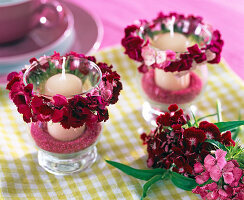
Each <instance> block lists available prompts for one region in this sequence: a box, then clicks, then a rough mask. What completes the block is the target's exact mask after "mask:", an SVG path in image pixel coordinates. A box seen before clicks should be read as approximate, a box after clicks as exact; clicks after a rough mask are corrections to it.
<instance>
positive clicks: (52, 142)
mask: <svg viewBox="0 0 244 200" xmlns="http://www.w3.org/2000/svg"><path fill="white" fill-rule="evenodd" d="M101 130H102V126H101V124H100V123H96V124H92V125H90V126H89V125H87V126H86V129H85V131H84V133H83V134H82V135H81V136H80V137H78V138H76V139H75V140H72V141H60V140H56V139H55V138H53V137H52V136H51V135H49V133H48V132H47V124H46V123H42V122H36V123H32V124H31V135H32V137H33V139H34V140H35V143H36V145H37V146H38V147H40V148H41V149H43V150H45V151H48V152H52V153H63V154H68V153H75V152H78V151H80V150H83V149H85V148H87V147H89V146H91V145H92V144H93V143H95V141H96V140H97V138H98V136H99V135H100V132H101Z"/></svg>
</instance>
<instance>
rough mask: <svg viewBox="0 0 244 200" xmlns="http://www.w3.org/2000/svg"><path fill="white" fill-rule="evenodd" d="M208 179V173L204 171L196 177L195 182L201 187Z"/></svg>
mask: <svg viewBox="0 0 244 200" xmlns="http://www.w3.org/2000/svg"><path fill="white" fill-rule="evenodd" d="M209 178H210V175H209V173H208V172H207V171H205V172H203V173H202V174H201V175H198V176H196V182H197V183H198V184H200V185H201V184H203V183H205V182H206V181H207V180H208V179H209Z"/></svg>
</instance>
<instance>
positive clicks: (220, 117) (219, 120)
mask: <svg viewBox="0 0 244 200" xmlns="http://www.w3.org/2000/svg"><path fill="white" fill-rule="evenodd" d="M216 109H217V119H218V122H222V121H223V120H222V113H221V112H222V108H221V102H220V100H219V99H217V102H216Z"/></svg>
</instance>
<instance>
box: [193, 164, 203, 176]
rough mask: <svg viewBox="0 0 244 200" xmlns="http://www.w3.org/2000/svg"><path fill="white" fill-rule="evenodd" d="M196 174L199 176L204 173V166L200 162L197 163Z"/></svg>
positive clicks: (195, 166)
mask: <svg viewBox="0 0 244 200" xmlns="http://www.w3.org/2000/svg"><path fill="white" fill-rule="evenodd" d="M194 172H195V173H197V174H199V173H202V172H203V165H202V164H201V163H200V162H197V163H195V165H194Z"/></svg>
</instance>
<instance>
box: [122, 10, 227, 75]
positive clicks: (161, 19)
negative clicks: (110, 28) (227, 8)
mask: <svg viewBox="0 0 244 200" xmlns="http://www.w3.org/2000/svg"><path fill="white" fill-rule="evenodd" d="M172 17H174V18H175V24H174V25H175V28H176V29H182V27H183V26H184V23H186V22H187V23H188V24H189V26H188V29H187V31H186V32H184V34H185V35H187V36H191V35H194V34H195V30H196V28H197V27H198V25H204V24H203V21H202V18H201V17H195V16H193V15H189V16H187V17H186V16H184V15H180V14H177V13H169V14H168V15H165V14H163V13H159V14H158V16H157V18H156V19H154V20H152V22H147V21H146V20H141V21H140V22H139V25H137V24H133V25H130V26H127V27H126V28H125V36H124V38H123V39H122V41H121V43H122V45H123V46H124V48H125V54H127V55H128V56H129V57H130V58H131V59H133V60H136V61H139V62H141V65H140V66H139V68H138V70H139V71H140V72H142V73H146V72H147V71H148V67H153V68H155V67H156V68H159V69H163V70H164V71H166V72H176V71H177V72H181V71H186V70H190V69H191V68H194V67H196V66H197V65H198V64H203V63H204V62H208V63H218V62H219V61H220V57H221V51H222V47H223V44H224V42H223V40H222V39H221V34H220V32H219V31H218V30H213V31H212V33H211V34H212V39H211V41H210V43H209V44H207V42H206V41H204V43H205V45H203V44H201V48H199V46H198V44H195V45H193V46H191V47H188V48H187V51H186V52H184V53H177V54H172V52H170V51H168V50H167V51H162V50H159V49H157V48H154V47H152V46H151V45H150V41H149V38H148V37H147V36H149V35H150V34H152V29H153V28H155V27H162V26H164V24H165V23H167V22H168V21H169V20H170V19H171V18H172Z"/></svg>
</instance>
